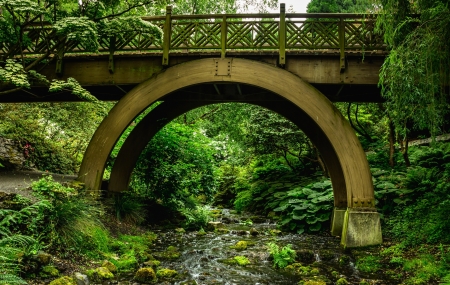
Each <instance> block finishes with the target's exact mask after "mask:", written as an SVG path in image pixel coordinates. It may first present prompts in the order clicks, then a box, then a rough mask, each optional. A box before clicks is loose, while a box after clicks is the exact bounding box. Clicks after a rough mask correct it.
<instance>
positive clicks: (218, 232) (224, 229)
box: [214, 228, 230, 234]
mask: <svg viewBox="0 0 450 285" xmlns="http://www.w3.org/2000/svg"><path fill="white" fill-rule="evenodd" d="M214 232H215V233H216V234H227V233H229V232H230V230H229V229H227V228H217V229H215V230H214Z"/></svg>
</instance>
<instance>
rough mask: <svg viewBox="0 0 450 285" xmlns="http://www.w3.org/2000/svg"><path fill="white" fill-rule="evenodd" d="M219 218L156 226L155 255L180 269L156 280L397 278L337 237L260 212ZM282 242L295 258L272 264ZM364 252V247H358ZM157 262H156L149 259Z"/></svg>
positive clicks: (318, 282)
mask: <svg viewBox="0 0 450 285" xmlns="http://www.w3.org/2000/svg"><path fill="white" fill-rule="evenodd" d="M216 213H217V219H216V221H215V222H212V223H210V224H209V228H208V229H207V231H200V232H184V231H183V230H182V229H178V230H159V231H156V233H157V234H158V239H157V240H156V242H155V245H154V248H153V250H154V257H155V258H156V259H157V260H159V261H160V263H159V262H158V264H159V265H158V266H159V267H161V268H168V269H171V270H175V271H176V272H177V274H176V275H173V276H168V278H158V280H159V281H158V282H157V283H156V284H176V285H189V284H197V285H200V284H201V285H212V284H224V285H234V284H236V285H237V284H255V285H269V284H270V285H272V284H280V285H289V284H304V285H325V284H338V285H345V284H361V285H363V284H364V285H365V284H386V285H388V284H397V283H398V282H393V281H392V282H391V281H390V280H388V279H386V277H384V276H379V275H377V276H373V275H372V276H368V275H364V274H362V273H361V272H359V271H358V269H357V268H356V267H355V265H354V263H355V259H354V257H353V255H352V252H351V251H345V250H344V249H343V248H342V247H341V246H340V244H339V242H340V240H339V238H336V237H330V236H317V235H307V234H302V235H296V234H287V233H283V232H281V231H279V230H277V227H276V224H275V223H274V222H273V221H270V220H266V219H265V218H261V217H254V216H253V217H250V216H245V215H237V214H233V213H232V211H229V210H226V209H224V210H220V211H219V210H216ZM268 243H275V244H277V245H278V246H279V247H280V248H282V247H284V246H286V245H288V244H291V245H292V246H291V248H292V249H294V250H295V251H296V254H297V258H296V262H295V263H293V264H291V265H289V266H287V267H286V268H284V269H279V268H275V267H274V266H273V257H271V256H270V254H269V251H268V247H267V244H268ZM359 253H360V254H361V251H359ZM151 265H153V263H152V264H151ZM118 276H119V278H118V280H117V281H116V282H119V283H121V284H128V283H129V284H133V283H136V280H134V279H133V276H132V275H123V274H122V275H120V274H119V275H118Z"/></svg>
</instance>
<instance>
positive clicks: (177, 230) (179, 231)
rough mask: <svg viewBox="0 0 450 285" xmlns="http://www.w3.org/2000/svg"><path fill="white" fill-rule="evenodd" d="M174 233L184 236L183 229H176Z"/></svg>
mask: <svg viewBox="0 0 450 285" xmlns="http://www.w3.org/2000/svg"><path fill="white" fill-rule="evenodd" d="M175 232H177V233H179V234H184V233H185V232H186V230H185V229H183V228H176V229H175Z"/></svg>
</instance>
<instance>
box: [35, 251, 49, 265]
mask: <svg viewBox="0 0 450 285" xmlns="http://www.w3.org/2000/svg"><path fill="white" fill-rule="evenodd" d="M33 259H35V260H36V261H37V262H38V263H39V264H40V265H48V264H49V263H50V261H51V260H52V256H51V254H48V253H46V252H44V251H41V250H40V251H38V253H37V254H36V255H34V256H33Z"/></svg>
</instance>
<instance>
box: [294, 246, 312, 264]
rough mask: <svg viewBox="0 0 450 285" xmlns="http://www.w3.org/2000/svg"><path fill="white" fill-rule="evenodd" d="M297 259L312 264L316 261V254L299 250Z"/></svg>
mask: <svg viewBox="0 0 450 285" xmlns="http://www.w3.org/2000/svg"><path fill="white" fill-rule="evenodd" d="M296 253H297V259H298V260H299V261H301V262H305V263H311V262H314V261H315V260H316V257H315V256H314V252H313V251H312V250H303V249H302V250H297V251H296Z"/></svg>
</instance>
